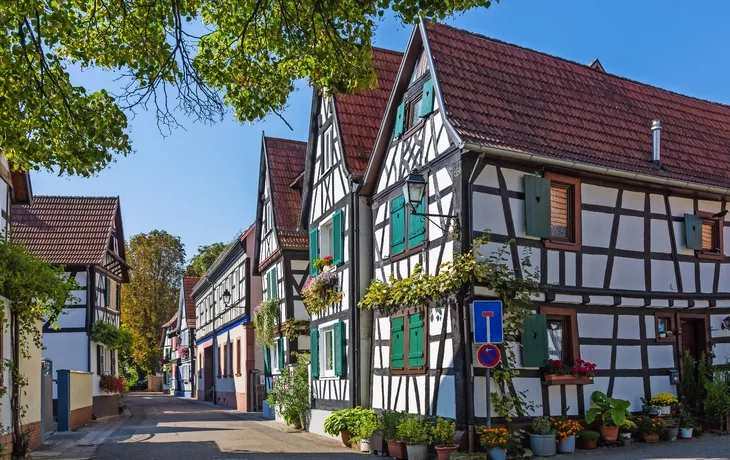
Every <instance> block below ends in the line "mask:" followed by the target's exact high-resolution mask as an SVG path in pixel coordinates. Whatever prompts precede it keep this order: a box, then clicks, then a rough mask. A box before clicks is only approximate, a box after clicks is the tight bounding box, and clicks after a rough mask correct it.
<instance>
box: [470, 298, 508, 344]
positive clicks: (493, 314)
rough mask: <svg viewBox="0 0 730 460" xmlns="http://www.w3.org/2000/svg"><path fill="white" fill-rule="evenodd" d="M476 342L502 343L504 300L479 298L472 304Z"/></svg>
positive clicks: (472, 322)
mask: <svg viewBox="0 0 730 460" xmlns="http://www.w3.org/2000/svg"><path fill="white" fill-rule="evenodd" d="M471 326H472V330H473V331H474V343H502V301H501V300H477V301H475V302H474V303H473V304H472V315H471Z"/></svg>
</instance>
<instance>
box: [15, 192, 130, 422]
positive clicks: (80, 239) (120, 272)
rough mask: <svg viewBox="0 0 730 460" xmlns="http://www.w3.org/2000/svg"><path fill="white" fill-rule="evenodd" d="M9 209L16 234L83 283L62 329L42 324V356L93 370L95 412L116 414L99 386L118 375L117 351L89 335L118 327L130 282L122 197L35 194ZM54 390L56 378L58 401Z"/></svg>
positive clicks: (112, 398) (61, 365)
mask: <svg viewBox="0 0 730 460" xmlns="http://www.w3.org/2000/svg"><path fill="white" fill-rule="evenodd" d="M11 211H12V213H11V221H12V235H13V238H14V239H15V240H16V241H18V242H19V243H21V244H23V245H25V246H26V247H27V248H28V249H29V250H30V251H32V252H34V253H35V254H36V255H38V256H39V257H41V258H43V259H45V260H47V261H48V262H50V263H53V264H56V265H62V266H64V268H65V270H66V273H67V274H68V275H69V276H73V277H74V278H75V279H76V282H77V283H78V285H79V289H78V290H77V291H74V292H73V296H74V297H75V298H76V301H75V303H73V304H71V305H67V306H66V307H65V308H64V312H63V314H62V315H60V316H59V317H58V323H57V326H58V328H54V327H53V326H54V325H52V324H45V325H44V326H43V345H44V350H43V358H44V359H49V360H51V361H52V363H53V369H54V370H59V369H69V370H77V371H85V372H91V373H93V374H94V378H93V389H94V407H93V412H94V415H96V416H97V417H100V416H105V415H111V414H117V413H118V404H117V399H118V397H117V395H108V394H106V393H105V392H104V391H103V390H101V388H99V382H100V380H101V376H102V375H117V373H118V366H117V351H116V350H110V349H109V348H107V347H106V346H105V345H104V344H101V343H96V342H93V341H92V340H91V335H90V334H91V329H92V327H93V324H94V322H96V321H103V322H107V323H110V324H113V325H114V326H117V327H119V318H120V312H119V299H120V286H121V284H122V283H127V282H129V266H128V265H127V263H126V261H125V254H124V231H123V228H122V214H121V208H120V205H119V198H118V197H113V198H112V197H63V196H34V197H33V199H32V201H31V202H29V203H23V204H13V205H12V210H11ZM56 392H57V389H56V384H55V382H54V385H53V394H54V399H55V398H56Z"/></svg>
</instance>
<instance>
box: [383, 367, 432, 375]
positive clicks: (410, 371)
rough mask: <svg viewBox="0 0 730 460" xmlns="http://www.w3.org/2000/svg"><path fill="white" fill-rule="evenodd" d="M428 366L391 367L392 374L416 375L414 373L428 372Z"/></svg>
mask: <svg viewBox="0 0 730 460" xmlns="http://www.w3.org/2000/svg"><path fill="white" fill-rule="evenodd" d="M427 373H428V368H426V367H419V368H417V369H391V370H390V375H414V374H427Z"/></svg>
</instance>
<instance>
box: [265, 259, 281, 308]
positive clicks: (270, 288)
mask: <svg viewBox="0 0 730 460" xmlns="http://www.w3.org/2000/svg"><path fill="white" fill-rule="evenodd" d="M278 276H279V275H278V273H277V270H276V266H274V267H271V269H270V270H269V271H268V272H266V276H265V278H264V282H265V285H264V288H265V289H266V300H271V299H278V298H279V292H278V284H279V279H278Z"/></svg>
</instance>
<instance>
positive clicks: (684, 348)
mask: <svg viewBox="0 0 730 460" xmlns="http://www.w3.org/2000/svg"><path fill="white" fill-rule="evenodd" d="M679 333H680V335H679V340H680V345H681V347H680V351H681V352H682V356H684V354H685V353H687V352H689V354H690V355H691V356H692V357H693V358H694V360H695V363H698V362H699V361H700V359H701V357H702V353H705V356H706V357H707V356H708V355H709V351H708V350H707V322H706V319H705V318H697V317H692V318H687V317H681V316H680V319H679ZM680 365H681V364H680Z"/></svg>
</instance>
